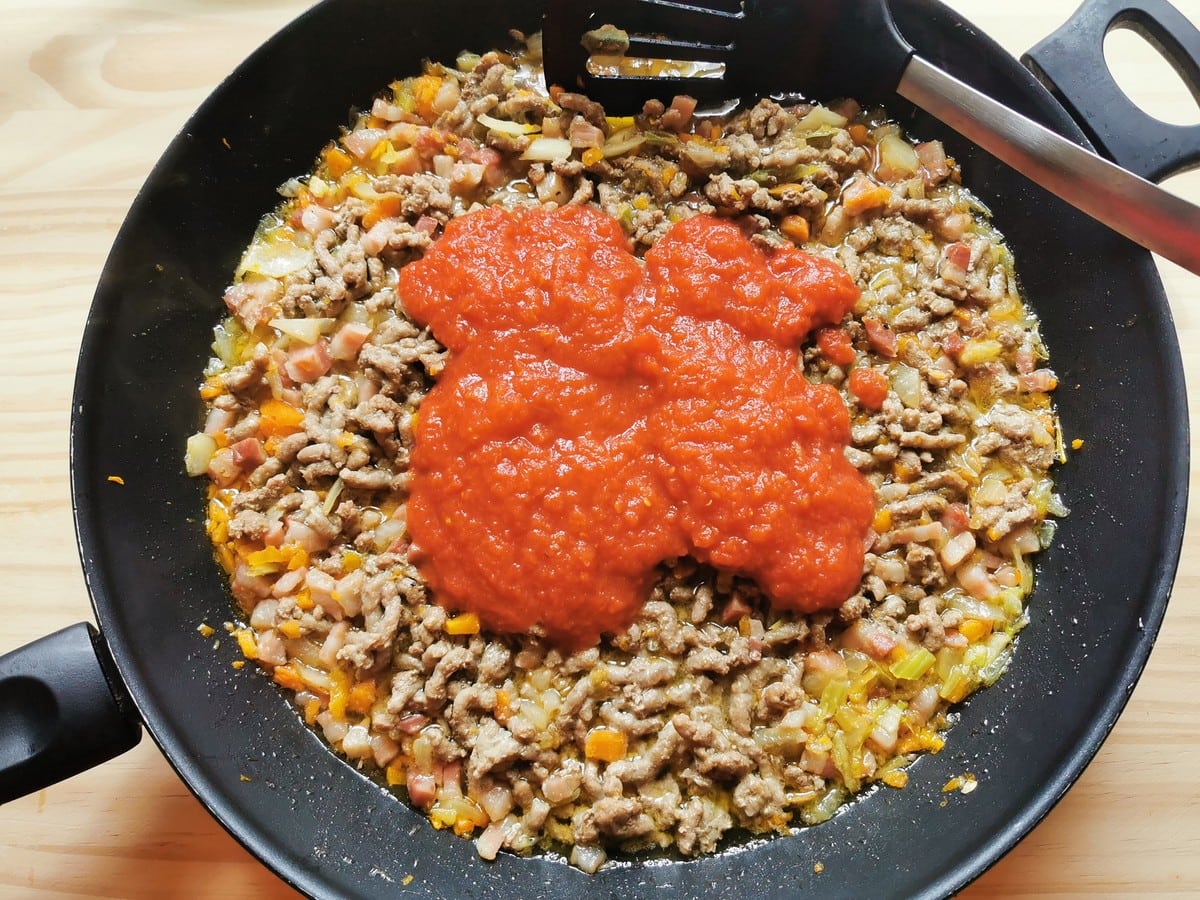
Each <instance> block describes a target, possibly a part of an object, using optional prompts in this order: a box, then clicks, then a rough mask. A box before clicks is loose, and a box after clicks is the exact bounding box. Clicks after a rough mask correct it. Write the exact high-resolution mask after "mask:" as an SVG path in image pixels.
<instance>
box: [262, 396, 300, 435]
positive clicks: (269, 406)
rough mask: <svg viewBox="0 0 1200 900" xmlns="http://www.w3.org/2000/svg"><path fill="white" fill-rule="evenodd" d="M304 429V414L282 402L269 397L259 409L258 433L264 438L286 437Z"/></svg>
mask: <svg viewBox="0 0 1200 900" xmlns="http://www.w3.org/2000/svg"><path fill="white" fill-rule="evenodd" d="M303 429H304V413H303V412H302V411H301V410H299V409H297V408H296V407H294V406H292V405H291V404H290V403H284V402H283V401H282V400H276V399H275V398H274V397H268V398H267V399H266V400H264V401H263V404H262V406H260V407H259V408H258V433H259V434H260V435H261V436H262V437H285V436H287V435H289V434H295V433H296V432H298V431H302V430H303Z"/></svg>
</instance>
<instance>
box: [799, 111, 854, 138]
mask: <svg viewBox="0 0 1200 900" xmlns="http://www.w3.org/2000/svg"><path fill="white" fill-rule="evenodd" d="M846 122H847V119H846V117H845V116H842V115H839V114H837V113H835V112H834V111H833V110H832V109H829V108H828V107H824V106H814V107H813V108H812V109H810V110H809V111H808V112H807V113H805V114H804V116H803V117H802V118H801V119H800V121H798V122H797V123H796V131H798V132H799V133H801V134H805V133H807V132H810V131H820V130H822V129H830V128H844V127H845V125H846Z"/></svg>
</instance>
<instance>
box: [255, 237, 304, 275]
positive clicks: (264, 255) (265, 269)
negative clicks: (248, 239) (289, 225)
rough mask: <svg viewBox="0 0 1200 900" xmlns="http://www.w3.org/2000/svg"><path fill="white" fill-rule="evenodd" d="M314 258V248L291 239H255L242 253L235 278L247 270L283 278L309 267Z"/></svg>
mask: <svg viewBox="0 0 1200 900" xmlns="http://www.w3.org/2000/svg"><path fill="white" fill-rule="evenodd" d="M313 259H315V255H314V253H313V251H312V250H310V249H309V248H307V247H301V246H299V245H297V244H294V243H292V242H291V241H286V240H267V241H255V242H254V243H253V244H251V245H250V246H249V247H247V248H246V252H245V253H244V254H243V255H242V261H241V262H240V263H238V267H237V272H236V274H235V278H237V279H240V278H241V277H242V276H243V275H245V274H246V273H247V272H254V273H256V274H258V275H267V276H269V277H271V278H282V277H283V276H285V275H291V274H292V273H293V272H302V271H303V270H305V269H307V268H308V266H309V264H310V263H312V261H313Z"/></svg>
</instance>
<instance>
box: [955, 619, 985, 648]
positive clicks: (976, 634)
mask: <svg viewBox="0 0 1200 900" xmlns="http://www.w3.org/2000/svg"><path fill="white" fill-rule="evenodd" d="M991 631H992V626H991V625H990V624H988V623H987V622H984V621H983V620H982V619H964V620H963V623H962V624H961V625H959V626H958V633H959V634H961V635H962V636H963V637H965V638H966V639H967V640H968V641H971V642H972V643H974V642H975V641H977V640H979V639H980V638H982V637H986V636H987V635H988V634H990V633H991Z"/></svg>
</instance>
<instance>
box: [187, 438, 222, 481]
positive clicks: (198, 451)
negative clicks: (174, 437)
mask: <svg viewBox="0 0 1200 900" xmlns="http://www.w3.org/2000/svg"><path fill="white" fill-rule="evenodd" d="M216 452H217V442H216V441H215V440H213V439H212V438H211V437H209V436H208V435H207V434H193V435H192V436H191V437H189V438H188V439H187V452H186V454H185V455H184V460H183V462H184V467H185V468H186V469H187V473H188V474H189V475H191V476H192V477H193V478H196V477H198V476H200V475H203V474H204V473H205V472H206V471H208V464H209V462H210V461H211V460H212V457H213V454H214V453H216Z"/></svg>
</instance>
